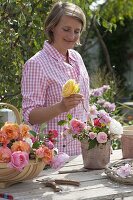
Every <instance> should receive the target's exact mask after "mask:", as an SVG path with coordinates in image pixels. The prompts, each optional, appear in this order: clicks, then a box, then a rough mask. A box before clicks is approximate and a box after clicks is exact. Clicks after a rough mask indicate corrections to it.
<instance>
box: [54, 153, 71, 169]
mask: <svg viewBox="0 0 133 200" xmlns="http://www.w3.org/2000/svg"><path fill="white" fill-rule="evenodd" d="M68 160H69V156H68V155H67V154H66V153H62V152H60V153H59V154H58V155H56V156H55V157H54V158H53V160H52V162H51V166H52V168H54V169H58V168H60V167H62V166H63V165H64V164H65V162H68Z"/></svg>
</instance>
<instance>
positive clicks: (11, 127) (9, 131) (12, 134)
mask: <svg viewBox="0 0 133 200" xmlns="http://www.w3.org/2000/svg"><path fill="white" fill-rule="evenodd" d="M1 130H2V131H3V132H4V133H5V134H6V135H7V139H8V140H13V139H17V138H18V136H19V125H18V124H15V123H11V122H6V123H5V124H4V126H3V127H2V128H1Z"/></svg>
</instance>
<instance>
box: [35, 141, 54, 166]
mask: <svg viewBox="0 0 133 200" xmlns="http://www.w3.org/2000/svg"><path fill="white" fill-rule="evenodd" d="M36 156H37V157H38V158H41V159H42V160H43V161H44V162H45V164H49V163H50V162H51V161H52V159H53V156H54V155H53V151H52V150H50V149H49V148H48V147H46V146H44V145H43V146H41V147H40V148H39V149H36Z"/></svg>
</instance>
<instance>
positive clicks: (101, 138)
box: [96, 132, 108, 143]
mask: <svg viewBox="0 0 133 200" xmlns="http://www.w3.org/2000/svg"><path fill="white" fill-rule="evenodd" d="M96 139H97V141H98V143H106V142H107V139H108V137H107V134H106V133H104V132H99V133H98V134H97V138H96Z"/></svg>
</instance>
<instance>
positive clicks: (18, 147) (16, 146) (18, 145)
mask: <svg viewBox="0 0 133 200" xmlns="http://www.w3.org/2000/svg"><path fill="white" fill-rule="evenodd" d="M11 150H12V152H14V151H25V152H27V153H30V145H29V144H28V143H27V142H24V141H16V142H14V143H13V145H12V146H11Z"/></svg>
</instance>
